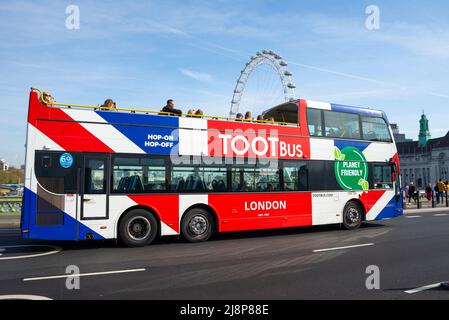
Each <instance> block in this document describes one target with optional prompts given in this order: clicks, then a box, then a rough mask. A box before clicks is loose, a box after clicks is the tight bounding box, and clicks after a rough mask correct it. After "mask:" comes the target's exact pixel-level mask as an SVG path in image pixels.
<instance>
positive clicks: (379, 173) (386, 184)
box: [373, 164, 393, 189]
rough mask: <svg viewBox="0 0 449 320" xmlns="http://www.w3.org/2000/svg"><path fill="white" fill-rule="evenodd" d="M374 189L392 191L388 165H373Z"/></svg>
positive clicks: (390, 172) (391, 179)
mask: <svg viewBox="0 0 449 320" xmlns="http://www.w3.org/2000/svg"><path fill="white" fill-rule="evenodd" d="M373 183H374V189H393V178H392V171H391V166H390V165H384V164H381V165H374V168H373Z"/></svg>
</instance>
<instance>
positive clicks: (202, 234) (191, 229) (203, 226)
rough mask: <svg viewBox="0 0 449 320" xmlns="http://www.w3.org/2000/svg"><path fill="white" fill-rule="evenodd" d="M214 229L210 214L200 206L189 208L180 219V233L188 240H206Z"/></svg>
mask: <svg viewBox="0 0 449 320" xmlns="http://www.w3.org/2000/svg"><path fill="white" fill-rule="evenodd" d="M213 230H214V220H213V218H212V216H211V214H210V213H209V212H208V211H207V210H205V209H201V208H193V209H191V210H189V211H188V212H187V213H186V214H185V215H184V217H183V218H182V221H181V234H182V236H183V237H184V238H185V239H186V240H187V241H189V242H203V241H207V240H208V239H209V238H210V236H211V235H212V232H213Z"/></svg>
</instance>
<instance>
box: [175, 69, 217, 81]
mask: <svg viewBox="0 0 449 320" xmlns="http://www.w3.org/2000/svg"><path fill="white" fill-rule="evenodd" d="M179 71H180V72H181V73H182V74H183V75H185V76H186V77H189V78H191V79H194V80H196V81H201V82H212V81H213V80H214V77H213V76H212V75H210V74H208V73H203V72H198V71H193V70H189V69H179Z"/></svg>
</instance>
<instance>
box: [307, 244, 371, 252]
mask: <svg viewBox="0 0 449 320" xmlns="http://www.w3.org/2000/svg"><path fill="white" fill-rule="evenodd" d="M368 246H374V243H365V244H356V245H353V246H347V247H336V248H328V249H319V250H313V252H326V251H332V250H344V249H351V248H359V247H368Z"/></svg>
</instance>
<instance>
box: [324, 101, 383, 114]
mask: <svg viewBox="0 0 449 320" xmlns="http://www.w3.org/2000/svg"><path fill="white" fill-rule="evenodd" d="M331 108H332V111H337V112H348V113H356V114H361V115H365V116H372V117H382V116H383V115H382V111H378V110H372V109H364V108H357V107H350V106H344V105H341V104H334V103H331Z"/></svg>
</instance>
